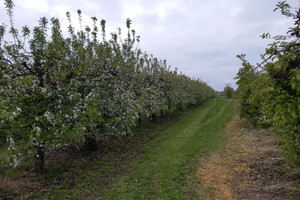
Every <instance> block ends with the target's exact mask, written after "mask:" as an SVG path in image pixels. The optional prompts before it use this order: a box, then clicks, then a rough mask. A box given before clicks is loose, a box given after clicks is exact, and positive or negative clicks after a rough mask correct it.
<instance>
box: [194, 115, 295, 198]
mask: <svg viewBox="0 0 300 200" xmlns="http://www.w3.org/2000/svg"><path fill="white" fill-rule="evenodd" d="M226 134H227V137H228V141H227V144H226V146H225V147H224V149H222V150H221V151H220V152H218V153H216V154H214V155H211V156H210V157H206V158H201V160H200V166H199V168H198V170H197V178H198V180H199V181H200V182H201V185H202V187H203V186H204V187H205V189H204V191H205V192H204V195H205V196H206V199H208V200H231V199H236V200H261V199H263V200H271V199H272V200H297V199H298V200H299V199H300V192H299V191H300V189H299V186H300V168H292V167H291V166H290V164H289V163H288V161H287V160H286V159H285V158H284V157H283V153H282V151H281V149H280V146H279V145H278V143H279V142H278V141H279V136H277V135H275V134H272V133H268V132H267V131H264V130H258V129H254V128H253V127H250V126H249V124H248V123H247V122H245V121H242V120H241V119H240V118H239V117H238V116H235V117H234V119H233V120H232V121H231V122H230V123H229V124H228V125H227V127H226Z"/></svg>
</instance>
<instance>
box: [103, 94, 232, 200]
mask: <svg viewBox="0 0 300 200" xmlns="http://www.w3.org/2000/svg"><path fill="white" fill-rule="evenodd" d="M234 104H235V103H234V101H227V100H225V99H223V98H215V99H212V100H210V101H209V102H207V103H205V104H204V105H202V106H200V107H199V108H197V109H196V110H195V112H194V113H192V114H191V115H188V116H186V117H185V118H183V119H182V120H181V121H179V122H178V123H177V124H175V125H173V126H171V127H169V128H168V129H167V130H165V132H164V133H162V134H161V135H160V136H158V137H157V138H156V139H155V140H154V141H152V142H151V143H149V144H148V145H146V146H145V147H143V148H142V150H141V151H142V153H143V154H142V156H141V159H140V160H139V161H138V162H137V163H134V164H133V166H132V169H131V170H130V171H131V172H130V173H129V174H127V175H124V177H122V178H120V180H119V181H118V182H117V183H116V184H115V185H114V186H113V187H112V188H111V189H109V190H101V191H98V195H97V196H98V197H99V198H100V199H123V200H124V199H188V197H187V191H186V183H187V177H188V174H189V173H191V172H192V171H194V167H193V165H191V163H193V160H194V159H196V158H197V157H198V156H201V155H203V156H204V155H207V154H209V153H211V152H214V151H216V150H218V148H220V146H221V145H222V143H223V141H224V137H225V136H224V134H223V130H224V128H225V125H226V123H227V122H228V121H229V120H230V119H231V117H232V116H233V113H234Z"/></svg>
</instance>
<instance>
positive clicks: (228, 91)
mask: <svg viewBox="0 0 300 200" xmlns="http://www.w3.org/2000/svg"><path fill="white" fill-rule="evenodd" d="M223 95H224V96H225V97H226V98H227V99H231V98H233V95H234V89H233V88H232V87H231V86H230V85H229V84H227V85H226V86H225V88H224V90H223Z"/></svg>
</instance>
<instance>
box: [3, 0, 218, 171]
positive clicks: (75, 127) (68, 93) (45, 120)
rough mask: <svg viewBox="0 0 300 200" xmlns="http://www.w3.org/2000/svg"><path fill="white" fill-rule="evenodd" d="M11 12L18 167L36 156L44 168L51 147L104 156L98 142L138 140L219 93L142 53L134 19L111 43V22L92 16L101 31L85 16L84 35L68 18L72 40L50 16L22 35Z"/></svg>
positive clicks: (10, 89) (8, 81)
mask: <svg viewBox="0 0 300 200" xmlns="http://www.w3.org/2000/svg"><path fill="white" fill-rule="evenodd" d="M5 7H6V10H7V13H8V15H9V18H10V26H9V29H8V32H9V34H10V35H11V36H12V38H13V41H5V40H4V36H5V33H6V32H7V26H6V25H1V26H0V111H1V115H0V137H1V139H3V138H7V141H8V142H9V145H10V146H9V149H10V150H12V151H13V153H14V155H13V157H12V158H11V164H12V165H13V166H17V165H18V164H19V163H20V161H21V160H22V159H24V158H25V157H24V156H25V155H27V154H29V155H32V156H33V157H34V158H35V160H36V167H37V169H39V170H43V168H44V163H45V159H46V158H45V152H46V150H47V149H48V148H49V147H53V146H59V145H61V144H74V143H76V142H78V141H79V140H81V139H84V140H85V142H86V144H87V147H88V148H89V149H90V150H96V149H97V141H96V140H97V137H98V136H101V135H113V136H124V135H128V134H131V133H132V128H133V127H134V126H135V125H136V123H137V122H138V121H141V119H142V118H152V119H153V120H155V118H156V117H158V116H162V115H164V114H168V113H171V112H173V111H175V110H178V109H184V108H186V107H188V106H191V105H198V104H201V103H202V102H204V101H206V100H207V99H208V98H211V97H213V96H214V95H215V91H214V90H213V89H212V88H211V87H209V86H208V85H207V84H206V83H204V82H202V81H200V80H195V79H191V78H189V77H187V76H185V75H183V74H182V73H178V72H177V70H175V71H172V70H170V67H167V64H166V61H159V60H158V59H156V58H154V57H153V56H152V55H151V56H149V55H148V54H147V53H143V52H142V51H141V50H140V49H138V48H137V45H136V43H138V42H139V37H138V36H136V33H135V31H134V30H132V29H131V20H130V19H127V21H126V26H127V37H126V38H125V39H124V40H122V39H121V29H118V32H117V33H111V39H109V40H107V39H106V32H105V20H101V21H100V23H99V21H98V19H97V18H95V17H92V21H93V26H92V27H88V26H86V27H85V28H83V25H82V17H81V11H80V10H78V19H79V23H80V27H81V28H80V30H79V31H76V30H75V27H74V26H73V25H72V20H71V15H70V13H67V19H68V20H69V26H68V32H69V36H68V37H64V36H63V33H62V29H61V24H60V21H59V19H57V18H51V19H50V20H48V19H46V18H45V17H43V18H41V19H40V20H39V23H38V25H37V26H35V27H34V28H33V30H30V28H29V27H27V26H24V27H23V28H22V30H21V31H19V30H17V29H16V28H15V26H14V23H13V22H14V19H13V7H14V4H13V2H12V1H11V0H5ZM98 23H99V24H100V27H98V25H97V24H98ZM16 143H22V144H23V145H21V146H22V148H23V150H21V149H18V145H16Z"/></svg>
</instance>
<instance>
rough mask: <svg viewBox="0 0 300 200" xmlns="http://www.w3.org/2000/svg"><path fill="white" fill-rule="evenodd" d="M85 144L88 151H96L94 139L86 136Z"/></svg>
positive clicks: (96, 146)
mask: <svg viewBox="0 0 300 200" xmlns="http://www.w3.org/2000/svg"><path fill="white" fill-rule="evenodd" d="M85 143H86V146H87V148H88V150H89V151H97V150H98V145H97V141H96V138H95V137H91V136H86V137H85Z"/></svg>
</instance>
